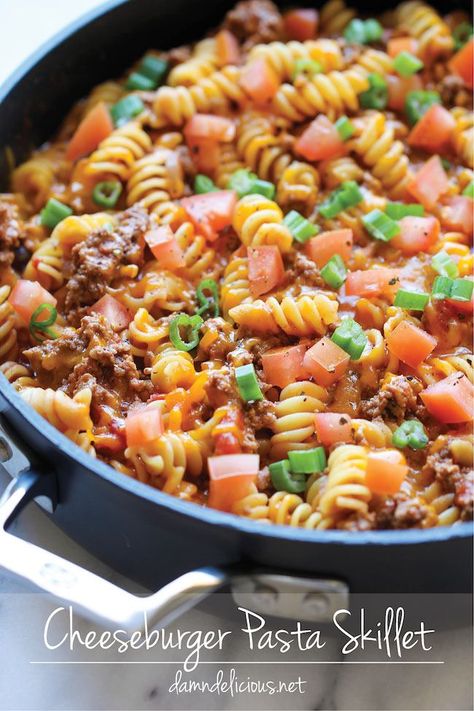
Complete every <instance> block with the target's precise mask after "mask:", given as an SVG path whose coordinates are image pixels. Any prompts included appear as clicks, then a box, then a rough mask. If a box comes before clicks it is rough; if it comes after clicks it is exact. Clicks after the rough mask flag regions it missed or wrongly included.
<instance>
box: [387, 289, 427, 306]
mask: <svg viewBox="0 0 474 711" xmlns="http://www.w3.org/2000/svg"><path fill="white" fill-rule="evenodd" d="M429 300H430V295H429V294H424V293H422V292H420V291H409V290H408V289H399V290H398V291H397V293H396V295H395V300H394V302H393V303H394V306H399V307H400V308H401V309H408V310H410V311H423V310H424V308H425V306H426V304H427V303H428V301H429Z"/></svg>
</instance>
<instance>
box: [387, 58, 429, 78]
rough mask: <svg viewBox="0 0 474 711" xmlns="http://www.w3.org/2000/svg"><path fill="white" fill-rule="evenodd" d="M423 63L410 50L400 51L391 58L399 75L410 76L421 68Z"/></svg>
mask: <svg viewBox="0 0 474 711" xmlns="http://www.w3.org/2000/svg"><path fill="white" fill-rule="evenodd" d="M423 67H424V64H423V62H422V61H421V59H418V57H415V55H414V54H411V52H400V53H399V54H397V56H396V57H395V59H394V60H393V68H394V69H395V71H396V72H397V74H399V75H400V76H401V77H411V75H412V74H416V72H419V71H420V69H423Z"/></svg>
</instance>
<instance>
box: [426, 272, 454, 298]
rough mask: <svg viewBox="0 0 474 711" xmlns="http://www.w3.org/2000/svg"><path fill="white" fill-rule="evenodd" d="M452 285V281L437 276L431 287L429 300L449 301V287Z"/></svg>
mask: <svg viewBox="0 0 474 711" xmlns="http://www.w3.org/2000/svg"><path fill="white" fill-rule="evenodd" d="M452 285H453V280H452V279H450V278H449V277H445V276H438V277H436V279H435V280H434V282H433V286H432V287H431V298H432V299H449V295H450V294H451V287H452Z"/></svg>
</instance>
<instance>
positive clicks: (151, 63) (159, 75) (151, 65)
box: [138, 54, 168, 88]
mask: <svg viewBox="0 0 474 711" xmlns="http://www.w3.org/2000/svg"><path fill="white" fill-rule="evenodd" d="M138 71H139V72H140V74H144V75H145V76H146V77H148V78H149V79H151V80H152V81H153V82H154V84H155V88H156V87H157V86H159V85H160V84H162V83H163V81H164V78H165V76H166V72H167V71H168V62H166V61H165V60H164V59H160V58H159V57H154V56H153V55H152V54H147V55H146V57H143V59H142V61H141V62H140V67H139V69H138Z"/></svg>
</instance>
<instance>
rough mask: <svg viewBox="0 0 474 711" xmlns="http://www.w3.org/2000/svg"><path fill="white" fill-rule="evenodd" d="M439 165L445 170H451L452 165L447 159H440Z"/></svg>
mask: <svg viewBox="0 0 474 711" xmlns="http://www.w3.org/2000/svg"><path fill="white" fill-rule="evenodd" d="M441 163H442V166H443V168H444V169H445V170H449V169H450V168H451V165H452V163H451V162H450V161H449V160H448V159H447V158H441Z"/></svg>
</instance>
